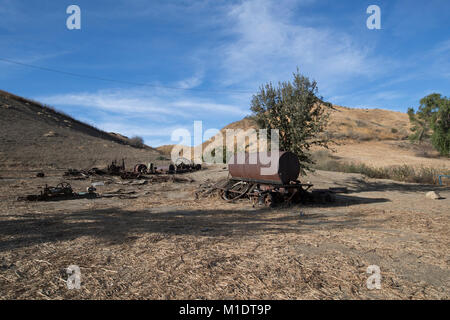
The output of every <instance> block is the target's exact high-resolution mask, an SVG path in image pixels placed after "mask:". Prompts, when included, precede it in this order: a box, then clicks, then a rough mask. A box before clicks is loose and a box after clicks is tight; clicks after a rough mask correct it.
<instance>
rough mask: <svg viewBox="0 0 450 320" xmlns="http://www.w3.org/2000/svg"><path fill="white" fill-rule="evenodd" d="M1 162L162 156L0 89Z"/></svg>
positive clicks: (39, 164)
mask: <svg viewBox="0 0 450 320" xmlns="http://www.w3.org/2000/svg"><path fill="white" fill-rule="evenodd" d="M0 136H1V144H0V167H1V168H2V169H14V168H17V169H21V168H24V167H25V168H28V169H33V168H35V169H41V168H48V167H50V168H67V167H77V168H87V167H92V166H105V165H106V164H108V163H109V162H111V161H112V160H114V159H122V158H124V159H125V162H126V164H128V166H132V165H134V164H135V163H136V162H140V161H151V160H154V159H156V158H157V157H158V156H160V153H159V152H158V151H156V150H155V149H153V148H150V147H148V146H144V147H143V148H135V147H133V146H132V144H133V142H132V141H130V140H129V139H128V138H127V137H125V136H122V135H119V134H112V133H107V132H104V131H101V130H99V129H97V128H95V127H93V126H90V125H88V124H86V123H83V122H81V121H78V120H76V119H73V118H72V117H70V116H68V115H66V114H64V113H62V112H59V111H56V110H54V109H53V108H50V107H47V106H44V105H42V104H40V103H38V102H35V101H32V100H29V99H25V98H22V97H19V96H16V95H13V94H11V93H8V92H5V91H1V90H0Z"/></svg>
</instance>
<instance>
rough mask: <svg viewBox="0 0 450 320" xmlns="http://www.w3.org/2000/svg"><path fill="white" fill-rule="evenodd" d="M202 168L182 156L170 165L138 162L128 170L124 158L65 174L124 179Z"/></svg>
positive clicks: (85, 177) (74, 176)
mask: <svg viewBox="0 0 450 320" xmlns="http://www.w3.org/2000/svg"><path fill="white" fill-rule="evenodd" d="M201 168H202V166H201V165H200V164H194V163H192V162H191V161H189V160H187V159H184V158H180V159H178V160H177V161H176V162H175V163H171V164H170V165H169V166H162V167H157V166H156V165H154V164H153V163H149V164H148V165H145V164H143V163H138V164H136V165H135V166H134V168H133V171H127V170H126V169H125V161H124V159H122V164H121V165H118V163H117V161H112V162H111V164H110V165H108V166H107V167H106V168H105V169H99V168H92V169H89V170H77V169H68V170H67V171H66V172H65V173H64V176H65V177H70V178H72V179H87V178H88V177H90V176H93V175H110V176H120V177H121V178H122V179H146V178H148V177H147V175H159V174H181V173H186V172H193V171H197V170H201Z"/></svg>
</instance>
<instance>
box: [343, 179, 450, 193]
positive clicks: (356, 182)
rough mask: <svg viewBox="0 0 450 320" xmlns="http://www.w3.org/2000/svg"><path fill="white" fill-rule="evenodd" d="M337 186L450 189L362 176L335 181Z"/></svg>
mask: <svg viewBox="0 0 450 320" xmlns="http://www.w3.org/2000/svg"><path fill="white" fill-rule="evenodd" d="M335 185H336V186H339V187H347V188H349V189H350V190H351V191H352V192H371V191H399V192H428V191H432V190H441V191H442V190H450V188H449V187H442V186H438V185H430V184H418V183H410V184H409V183H399V182H394V181H391V180H381V179H379V180H376V181H373V182H370V181H366V180H364V179H362V178H356V177H352V178H348V179H346V180H345V181H344V182H341V183H338V182H335Z"/></svg>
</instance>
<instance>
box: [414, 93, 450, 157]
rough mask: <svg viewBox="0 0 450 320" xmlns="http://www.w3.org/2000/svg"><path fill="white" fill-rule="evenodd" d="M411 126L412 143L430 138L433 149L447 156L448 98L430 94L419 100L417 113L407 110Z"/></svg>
mask: <svg viewBox="0 0 450 320" xmlns="http://www.w3.org/2000/svg"><path fill="white" fill-rule="evenodd" d="M408 115H409V119H410V122H411V124H412V128H411V130H412V132H413V133H412V135H411V136H410V137H409V138H410V139H411V140H412V141H419V142H421V141H423V140H426V139H430V138H431V143H432V145H433V147H434V148H435V149H436V150H438V151H439V153H440V154H441V155H446V156H448V155H449V150H450V130H449V127H450V98H447V97H444V96H442V95H441V94H438V93H432V94H430V95H428V96H426V97H424V98H422V99H421V100H420V106H419V107H418V109H417V111H415V110H414V109H413V108H409V109H408Z"/></svg>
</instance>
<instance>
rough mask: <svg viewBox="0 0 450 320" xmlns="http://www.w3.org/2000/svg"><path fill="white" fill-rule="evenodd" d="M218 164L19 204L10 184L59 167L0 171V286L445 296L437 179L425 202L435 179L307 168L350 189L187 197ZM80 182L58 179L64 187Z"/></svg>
mask: <svg viewBox="0 0 450 320" xmlns="http://www.w3.org/2000/svg"><path fill="white" fill-rule="evenodd" d="M226 175H227V172H226V170H223V169H222V168H221V167H214V168H212V167H211V168H209V169H207V170H202V171H201V172H197V173H194V174H188V175H184V176H183V178H186V179H187V180H188V181H186V182H164V183H148V184H145V185H134V186H133V185H130V184H118V183H120V182H121V180H119V179H117V180H116V179H112V180H111V182H112V183H111V184H107V185H106V186H104V187H99V188H98V191H99V192H100V193H105V192H109V191H112V190H113V191H122V192H123V193H124V194H125V195H124V198H123V199H120V198H101V199H95V200H86V199H85V200H70V201H59V202H48V203H43V202H39V203H27V202H17V201H16V197H17V195H23V194H29V193H36V190H37V187H38V186H42V185H44V184H46V183H48V184H50V185H54V184H56V183H58V182H61V181H62V180H63V179H62V177H61V174H60V172H59V173H58V172H53V173H48V174H47V177H46V178H35V177H32V176H31V175H28V176H27V174H23V175H22V176H18V174H16V173H13V172H0V176H1V177H2V178H1V179H0V194H1V199H0V200H1V202H0V298H2V299H381V298H382V299H424V298H429V299H449V296H450V282H449V280H450V268H449V258H450V255H449V226H450V224H449V214H450V189H449V188H444V189H440V193H441V195H442V196H443V197H445V199H442V200H428V199H426V198H425V192H426V191H429V190H436V189H439V188H437V187H435V186H426V185H417V184H404V183H398V182H393V181H390V180H373V179H366V178H364V177H362V176H361V175H358V174H344V173H334V172H324V171H319V172H316V173H315V174H311V175H310V176H308V177H307V178H305V179H303V181H306V180H309V181H311V182H312V183H314V184H315V187H317V188H328V187H331V186H346V187H348V188H349V190H350V192H349V193H348V194H345V195H339V196H338V199H337V202H335V203H332V204H328V205H308V206H301V205H298V206H291V207H280V208H275V209H268V208H253V207H252V206H251V204H250V203H249V202H247V201H245V200H243V201H241V202H238V203H225V202H223V201H222V200H220V199H218V198H209V199H202V200H195V198H194V191H195V190H196V188H197V187H198V186H199V185H200V184H201V183H202V182H204V181H205V180H207V179H210V180H211V181H215V180H217V179H219V178H223V177H226ZM190 179H191V180H190ZM94 180H102V179H101V178H100V179H93V180H92V181H94ZM90 182H91V181H89V180H87V181H71V183H72V186H73V187H74V189H75V190H76V191H84V189H85V188H86V186H87V185H88V184H90ZM117 189H122V190H117ZM128 192H135V193H130V194H128V195H126V194H127V193H128ZM126 197H129V198H128V199H127V198H126ZM70 265H77V266H79V267H80V271H81V288H80V289H79V290H76V289H73V290H69V289H68V288H67V283H66V280H67V278H68V275H67V273H66V268H67V267H68V266H70ZM369 265H377V266H379V267H380V270H381V289H379V290H377V289H375V290H369V289H368V288H367V286H366V280H367V278H368V277H369V276H370V275H369V274H367V273H366V272H367V268H368V266H369Z"/></svg>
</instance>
